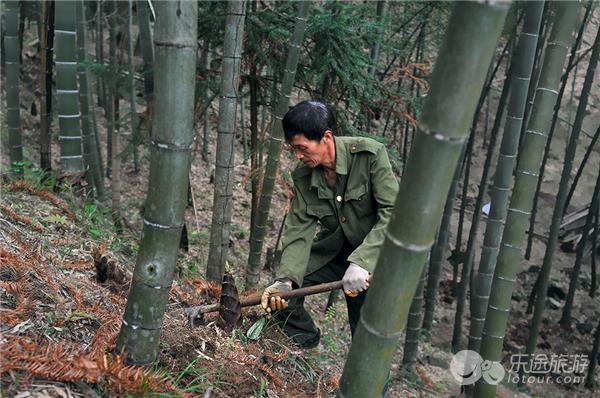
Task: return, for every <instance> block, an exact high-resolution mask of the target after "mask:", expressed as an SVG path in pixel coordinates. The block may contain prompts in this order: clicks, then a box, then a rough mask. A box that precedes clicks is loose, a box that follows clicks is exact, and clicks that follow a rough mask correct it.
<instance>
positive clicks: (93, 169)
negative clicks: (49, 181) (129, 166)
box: [76, 0, 104, 199]
mask: <svg viewBox="0 0 600 398" xmlns="http://www.w3.org/2000/svg"><path fill="white" fill-rule="evenodd" d="M84 7H85V4H84V3H83V2H82V0H77V3H76V12H77V42H78V46H79V50H78V57H79V63H80V67H79V70H78V75H79V103H80V106H81V131H82V135H83V161H84V164H85V167H86V169H87V170H88V172H87V174H86V180H87V182H88V187H89V188H92V187H93V188H94V190H95V196H96V197H97V198H99V199H101V198H103V197H104V180H103V175H102V170H101V169H100V159H99V156H98V150H99V148H98V147H96V138H95V136H94V135H95V127H94V126H93V125H92V118H91V115H90V114H91V113H92V112H94V110H93V109H90V104H93V102H90V94H91V93H90V84H89V76H88V70H87V67H85V66H84V65H85V63H86V57H87V53H86V37H85V34H86V19H85V9H84Z"/></svg>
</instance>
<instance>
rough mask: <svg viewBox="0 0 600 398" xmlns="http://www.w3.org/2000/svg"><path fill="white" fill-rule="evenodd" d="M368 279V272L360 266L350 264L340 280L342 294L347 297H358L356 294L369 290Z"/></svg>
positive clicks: (369, 276)
mask: <svg viewBox="0 0 600 398" xmlns="http://www.w3.org/2000/svg"><path fill="white" fill-rule="evenodd" d="M370 278H371V275H370V274H369V271H367V270H366V269H364V268H363V267H361V266H360V265H356V264H354V263H350V265H349V266H348V268H347V269H346V273H345V274H344V277H343V278H342V283H343V285H344V293H345V294H346V296H348V297H356V296H358V293H360V292H362V291H363V290H367V289H368V288H369V279H370Z"/></svg>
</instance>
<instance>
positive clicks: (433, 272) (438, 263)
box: [422, 145, 467, 335]
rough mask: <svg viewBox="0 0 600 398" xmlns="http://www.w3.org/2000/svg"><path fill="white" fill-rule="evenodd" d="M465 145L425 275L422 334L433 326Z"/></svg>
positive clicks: (427, 332)
mask: <svg viewBox="0 0 600 398" xmlns="http://www.w3.org/2000/svg"><path fill="white" fill-rule="evenodd" d="M466 148H467V147H466V145H464V146H463V149H462V152H461V155H460V156H459V158H458V163H457V165H456V170H455V171H454V176H453V177H452V183H451V184H450V189H449V190H448V195H447V196H446V204H445V205H444V213H443V215H442V222H441V224H440V228H439V232H438V234H437V239H436V241H435V245H434V246H433V250H432V254H431V258H430V260H429V273H428V274H429V275H428V276H427V289H426V297H425V315H424V317H423V332H422V333H423V334H424V335H429V334H430V332H431V327H432V326H433V316H434V315H435V307H436V304H437V300H436V297H437V291H438V288H439V286H440V278H441V276H442V265H443V263H444V257H445V253H446V247H447V246H448V239H449V238H450V222H451V221H452V213H453V211H454V202H455V200H456V191H457V190H458V180H459V179H460V174H461V173H460V172H461V170H462V167H461V166H462V164H461V163H462V162H461V159H462V158H463V156H464V153H465V150H466Z"/></svg>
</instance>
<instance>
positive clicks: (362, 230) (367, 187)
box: [262, 101, 398, 348]
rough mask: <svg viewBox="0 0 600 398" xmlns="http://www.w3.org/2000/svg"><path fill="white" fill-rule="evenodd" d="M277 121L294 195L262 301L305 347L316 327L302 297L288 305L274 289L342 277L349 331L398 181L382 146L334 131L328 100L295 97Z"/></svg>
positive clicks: (354, 322)
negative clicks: (289, 157) (288, 152)
mask: <svg viewBox="0 0 600 398" xmlns="http://www.w3.org/2000/svg"><path fill="white" fill-rule="evenodd" d="M282 123H283V130H284V133H285V139H286V142H287V144H288V145H289V146H290V147H291V149H292V150H293V151H294V153H295V156H296V159H297V160H299V161H300V162H299V163H298V165H297V167H296V168H295V169H294V171H293V172H292V178H293V180H294V198H293V200H292V205H291V209H290V211H289V213H288V216H287V218H286V221H285V225H284V230H283V237H282V256H281V267H280V269H279V270H278V272H277V275H276V280H275V282H274V283H273V284H271V285H270V286H269V287H267V288H266V289H265V291H264V293H263V296H262V306H263V308H264V309H265V310H266V311H267V312H269V313H273V314H274V317H275V319H276V320H277V322H278V323H279V324H280V325H281V326H282V327H283V329H284V331H285V333H286V334H287V335H288V336H290V337H291V338H292V339H293V340H294V341H295V342H296V343H297V344H299V345H300V346H302V347H304V348H312V347H315V346H316V345H317V344H318V343H319V338H320V331H319V329H317V327H316V326H315V324H314V322H313V320H312V318H311V317H310V315H309V314H308V312H307V311H306V310H305V309H304V298H296V299H291V300H290V301H289V303H288V302H287V301H286V300H284V299H282V298H281V297H279V296H278V295H277V293H279V292H282V291H289V290H291V289H292V288H298V287H307V286H312V285H316V284H319V283H326V282H332V281H336V280H340V279H342V281H343V286H344V292H345V294H346V304H347V307H348V318H349V323H350V330H351V332H352V334H353V335H354V330H355V328H356V325H357V323H358V319H359V316H360V308H361V306H362V304H363V302H364V299H365V295H366V290H367V288H368V287H369V278H370V275H371V273H372V272H373V269H374V267H375V263H376V262H377V256H378V254H379V248H380V246H381V244H382V243H383V239H384V232H385V229H386V227H387V223H388V221H389V218H390V215H391V211H392V207H393V205H394V201H395V199H396V194H397V192H398V183H397V181H396V178H395V176H394V174H393V172H392V168H391V165H390V161H389V158H388V155H387V151H386V149H385V146H384V145H382V144H380V143H378V142H377V141H375V140H372V139H369V138H363V137H336V136H335V134H334V133H335V131H336V123H335V117H334V114H333V111H332V109H331V108H330V107H329V106H328V105H326V104H324V103H322V102H318V101H303V102H300V103H299V104H297V105H296V106H294V107H293V108H291V109H290V110H289V111H288V112H287V113H286V115H285V116H284V118H283V121H282ZM317 230H318V233H317ZM315 233H317V235H316V237H315Z"/></svg>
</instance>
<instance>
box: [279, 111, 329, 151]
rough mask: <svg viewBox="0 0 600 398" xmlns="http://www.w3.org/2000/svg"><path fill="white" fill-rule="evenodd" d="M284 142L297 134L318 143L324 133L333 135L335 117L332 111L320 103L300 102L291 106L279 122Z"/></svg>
mask: <svg viewBox="0 0 600 398" xmlns="http://www.w3.org/2000/svg"><path fill="white" fill-rule="evenodd" d="M281 123H282V124H283V132H284V134H285V139H286V141H290V140H291V139H292V137H293V136H295V135H297V134H304V136H305V137H306V138H307V139H309V140H313V141H317V142H320V141H321V138H323V135H324V134H325V131H327V130H331V132H332V133H335V130H336V124H335V115H334V113H333V109H331V107H330V106H329V105H327V104H325V103H324V102H321V101H302V102H299V103H298V104H296V105H295V106H293V107H292V108H291V109H290V110H289V111H287V113H286V114H285V116H284V117H283V120H282V121H281Z"/></svg>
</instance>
